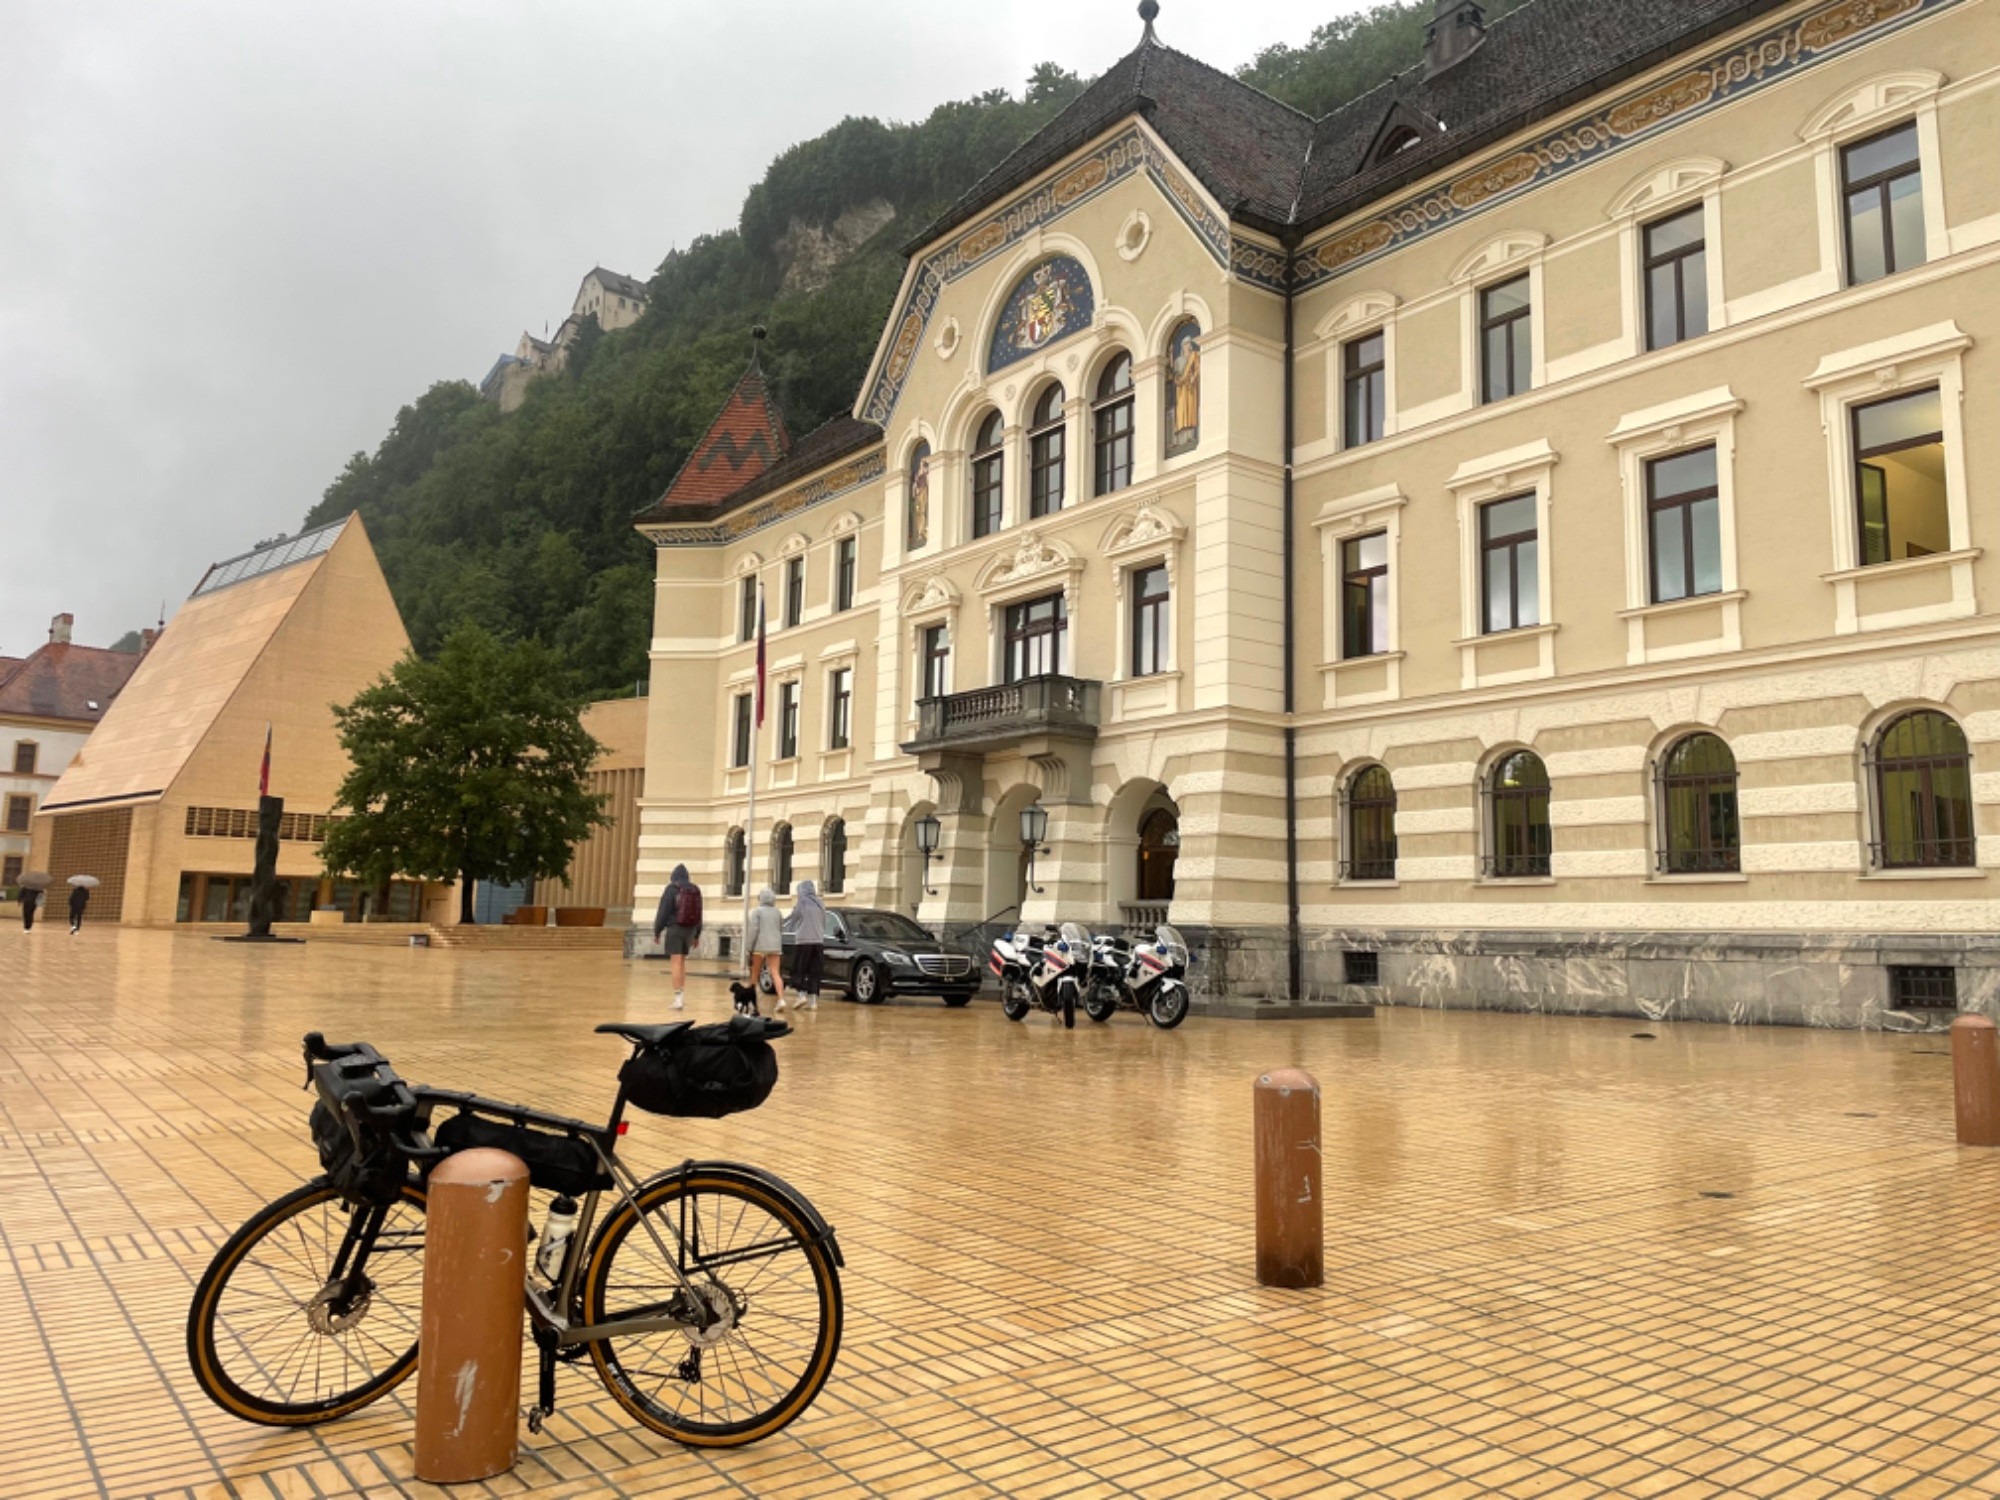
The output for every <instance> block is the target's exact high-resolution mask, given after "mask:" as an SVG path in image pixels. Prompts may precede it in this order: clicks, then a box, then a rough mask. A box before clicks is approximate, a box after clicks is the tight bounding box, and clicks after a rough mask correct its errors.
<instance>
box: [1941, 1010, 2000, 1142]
mask: <svg viewBox="0 0 2000 1500" xmlns="http://www.w3.org/2000/svg"><path fill="white" fill-rule="evenodd" d="M1951 1081H1952V1094H1953V1099H1954V1103H1955V1104H1956V1105H1957V1114H1958V1143H1959V1145H1961V1146H2000V1027H1996V1026H1995V1025H1994V1024H1993V1022H1992V1021H1990V1020H1988V1019H1987V1018H1986V1017H1985V1016H1960V1017H1959V1018H1958V1019H1957V1020H1956V1021H1953V1022H1952V1023H1951Z"/></svg>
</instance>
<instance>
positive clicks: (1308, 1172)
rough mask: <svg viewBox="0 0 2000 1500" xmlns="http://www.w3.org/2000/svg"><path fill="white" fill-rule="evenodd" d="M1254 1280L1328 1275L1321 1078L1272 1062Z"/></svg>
mask: <svg viewBox="0 0 2000 1500" xmlns="http://www.w3.org/2000/svg"><path fill="white" fill-rule="evenodd" d="M1256 1126H1257V1284H1258V1285H1259V1286H1282V1287H1308V1286H1319V1285H1321V1284H1322V1283H1324V1282H1325V1280H1326V1220H1325V1215H1324V1214H1323V1213H1321V1211H1320V1191H1319V1080H1317V1079H1316V1078H1314V1077H1313V1076H1312V1074H1310V1073H1307V1072H1305V1071H1303V1070H1301V1069H1299V1068H1273V1069H1272V1070H1271V1071H1270V1072H1268V1073H1266V1074H1264V1075H1263V1076H1262V1077H1261V1078H1259V1079H1258V1080H1257V1106H1256Z"/></svg>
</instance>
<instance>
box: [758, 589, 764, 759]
mask: <svg viewBox="0 0 2000 1500" xmlns="http://www.w3.org/2000/svg"><path fill="white" fill-rule="evenodd" d="M757 727H758V728H759V729H762V728H763V727H764V585H763V584H761V583H760V584H758V585H757Z"/></svg>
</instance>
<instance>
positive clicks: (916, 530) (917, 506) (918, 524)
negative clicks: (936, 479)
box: [904, 443, 931, 552]
mask: <svg viewBox="0 0 2000 1500" xmlns="http://www.w3.org/2000/svg"><path fill="white" fill-rule="evenodd" d="M904 536H905V539H906V542H907V545H908V547H909V550H910V551H912V552H914V551H916V550H917V548H919V547H922V546H924V545H925V544H927V543H928V542H929V541H930V539H931V445H930V444H929V443H919V444H917V447H916V451H915V452H914V453H912V454H911V455H910V518H909V525H908V528H907V530H906V531H905V532H904Z"/></svg>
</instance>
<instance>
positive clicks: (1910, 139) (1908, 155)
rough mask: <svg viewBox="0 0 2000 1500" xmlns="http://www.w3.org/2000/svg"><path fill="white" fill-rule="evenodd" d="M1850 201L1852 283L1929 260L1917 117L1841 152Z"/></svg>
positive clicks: (1845, 189) (1846, 195)
mask: <svg viewBox="0 0 2000 1500" xmlns="http://www.w3.org/2000/svg"><path fill="white" fill-rule="evenodd" d="M1840 181H1841V189H1842V193H1843V197H1844V202H1845V205H1846V212H1845V215H1844V217H1845V219H1846V222H1847V284H1848V285H1849V286H1860V285H1861V284H1862V283H1863V282H1867V281H1878V280H1880V279H1881V278H1882V277H1884V276H1890V275H1894V274H1895V273H1896V272H1897V271H1907V270H1909V269H1910V268H1911V267H1912V266H1920V265H1922V264H1923V263H1924V174H1923V168H1922V166H1921V165H1920V164H1919V162H1918V159H1917V127H1916V122H1915V121H1911V122H1910V123H1909V124H1907V125H1899V126H1897V127H1896V128H1895V129H1894V130H1889V131H1885V132H1883V133H1882V134H1881V135H1877V136H1870V137H1869V138H1868V139H1867V140H1865V141H1856V142H1855V143H1854V144H1853V145H1852V146H1849V147H1847V148H1845V149H1844V150H1843V151H1842V152H1841V153H1840Z"/></svg>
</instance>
